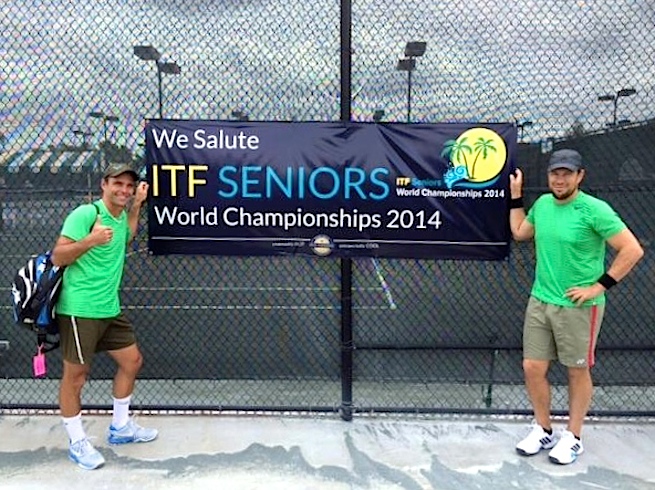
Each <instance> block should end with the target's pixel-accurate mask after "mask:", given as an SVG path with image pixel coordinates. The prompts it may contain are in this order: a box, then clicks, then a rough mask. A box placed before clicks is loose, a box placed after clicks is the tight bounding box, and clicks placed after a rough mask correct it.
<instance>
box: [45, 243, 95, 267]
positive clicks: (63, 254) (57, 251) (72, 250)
mask: <svg viewBox="0 0 655 490" xmlns="http://www.w3.org/2000/svg"><path fill="white" fill-rule="evenodd" d="M91 248H93V243H92V242H91V240H88V239H86V238H84V239H82V240H80V241H77V242H70V243H65V244H57V245H55V247H54V249H53V250H52V257H51V260H52V263H53V264H54V265H56V266H58V267H62V266H65V265H70V264H72V263H73V262H75V261H76V260H77V259H79V258H80V257H81V256H82V255H84V254H85V253H86V252H88V251H89V250H90V249H91Z"/></svg>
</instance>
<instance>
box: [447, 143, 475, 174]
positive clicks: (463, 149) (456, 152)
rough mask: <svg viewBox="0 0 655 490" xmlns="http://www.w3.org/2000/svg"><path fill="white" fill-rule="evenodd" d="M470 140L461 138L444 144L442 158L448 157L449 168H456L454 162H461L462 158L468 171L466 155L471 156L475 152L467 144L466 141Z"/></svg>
mask: <svg viewBox="0 0 655 490" xmlns="http://www.w3.org/2000/svg"><path fill="white" fill-rule="evenodd" d="M467 139H468V138H467V137H464V138H459V139H456V140H448V141H446V143H444V148H443V150H442V152H441V156H442V157H447V158H448V166H449V167H454V164H453V162H457V161H459V160H460V157H461V159H462V161H463V162H464V166H465V167H466V168H467V170H468V163H467V162H466V154H467V153H468V154H471V153H472V152H473V149H472V148H471V147H470V146H469V145H467V144H466V140H467Z"/></svg>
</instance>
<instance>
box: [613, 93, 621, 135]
mask: <svg viewBox="0 0 655 490" xmlns="http://www.w3.org/2000/svg"><path fill="white" fill-rule="evenodd" d="M618 105H619V94H618V93H617V94H616V96H615V97H614V117H613V118H612V127H613V128H615V127H616V108H617V106H618Z"/></svg>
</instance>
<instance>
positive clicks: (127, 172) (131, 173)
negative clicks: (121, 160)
mask: <svg viewBox="0 0 655 490" xmlns="http://www.w3.org/2000/svg"><path fill="white" fill-rule="evenodd" d="M123 174H130V175H131V176H132V177H134V180H139V174H137V173H136V172H135V171H134V170H124V171H122V172H118V173H116V172H114V173H111V174H107V175H105V178H109V177H118V176H119V175H123Z"/></svg>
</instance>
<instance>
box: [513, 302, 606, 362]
mask: <svg viewBox="0 0 655 490" xmlns="http://www.w3.org/2000/svg"><path fill="white" fill-rule="evenodd" d="M604 312H605V305H594V306H584V307H575V308H567V307H564V306H557V305H551V304H548V303H542V302H541V301H539V300H538V299H536V298H534V297H532V296H531V297H530V301H528V306H527V308H526V310H525V323H524V324H523V358H524V359H537V360H548V361H556V360H559V362H561V363H562V364H564V365H565V366H567V367H592V366H593V365H594V363H595V361H596V359H595V351H596V342H597V341H598V334H599V332H600V325H601V323H602V321H603V313H604Z"/></svg>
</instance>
